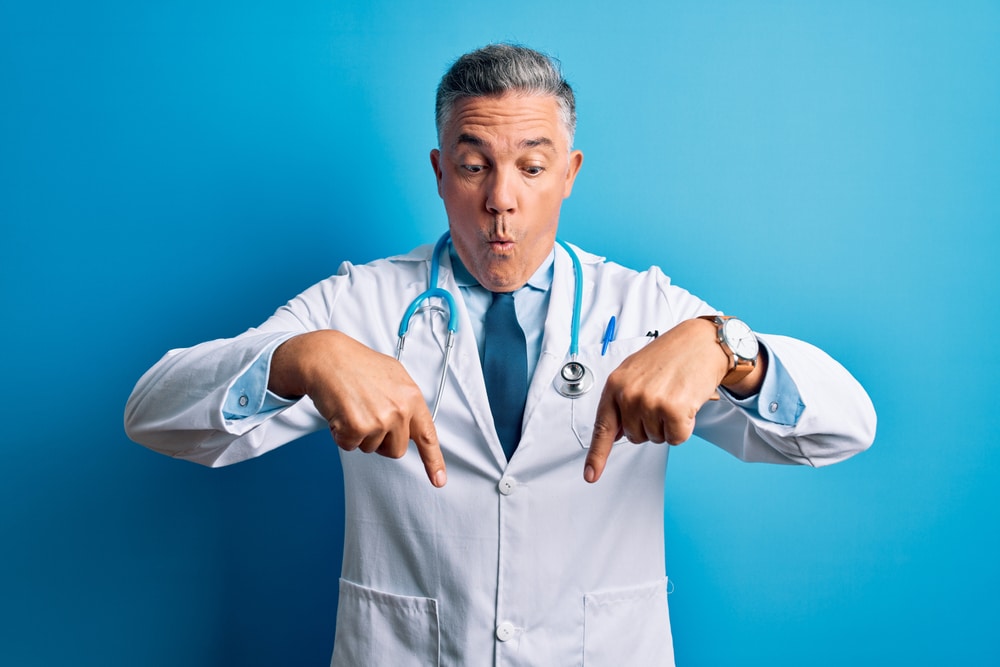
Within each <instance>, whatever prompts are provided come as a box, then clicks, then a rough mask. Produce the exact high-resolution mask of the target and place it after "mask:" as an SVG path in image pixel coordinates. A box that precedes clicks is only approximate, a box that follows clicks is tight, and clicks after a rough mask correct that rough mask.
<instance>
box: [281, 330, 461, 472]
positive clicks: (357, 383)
mask: <svg viewBox="0 0 1000 667" xmlns="http://www.w3.org/2000/svg"><path fill="white" fill-rule="evenodd" d="M267 388H268V389H270V390H271V391H273V392H274V393H276V394H278V395H279V396H284V397H286V398H300V397H302V396H309V398H311V399H312V402H313V403H314V404H315V406H316V409H317V410H319V413H320V414H321V415H323V418H324V419H326V420H327V422H328V423H329V425H330V433H331V434H332V435H333V439H334V441H336V443H337V445H338V446H339V447H341V448H342V449H345V450H347V451H351V450H354V449H360V450H361V451H363V452H366V453H369V454H370V453H372V452H375V453H377V454H381V455H382V456H387V457H389V458H394V459H398V458H401V457H402V456H403V455H404V454H405V453H406V450H407V449H408V448H409V444H410V441H411V440H412V441H413V442H414V443H415V444H416V445H417V451H418V452H419V454H420V459H421V460H422V461H423V463H424V468H425V469H426V470H427V476H428V477H429V478H430V480H431V483H432V484H433V485H434V486H436V487H442V486H444V485H445V482H446V481H447V474H446V472H445V465H444V457H443V456H442V454H441V446H440V444H439V443H438V438H437V430H436V429H435V428H434V420H433V419H432V418H431V413H430V410H429V409H428V408H427V403H426V402H425V401H424V397H423V394H421V392H420V388H419V387H417V385H416V383H415V382H414V381H413V379H412V378H411V377H410V375H409V374H408V373H407V372H406V369H405V368H403V365H402V364H400V363H399V362H398V361H396V360H395V359H393V358H392V357H389V356H386V355H384V354H381V353H379V352H375V351H374V350H372V349H370V348H369V347H367V346H365V345H363V344H361V343H359V342H358V341H356V340H354V339H353V338H351V337H350V336H347V335H345V334H342V333H340V332H339V331H333V330H322V331H313V332H310V333H306V334H302V335H299V336H295V337H294V338H290V339H288V340H287V341H285V342H284V343H282V344H281V345H279V346H278V348H277V349H276V350H275V351H274V355H273V356H272V357H271V371H270V376H269V378H268V385H267Z"/></svg>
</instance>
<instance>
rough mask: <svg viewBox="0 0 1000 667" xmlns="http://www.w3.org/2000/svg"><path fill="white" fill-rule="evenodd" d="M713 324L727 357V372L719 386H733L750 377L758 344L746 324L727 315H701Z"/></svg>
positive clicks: (758, 347)
mask: <svg viewBox="0 0 1000 667" xmlns="http://www.w3.org/2000/svg"><path fill="white" fill-rule="evenodd" d="M700 319H703V320H708V321H709V322H712V323H713V324H715V327H716V331H717V333H718V340H719V345H721V346H722V349H723V351H725V353H726V356H727V357H729V361H730V365H729V372H728V373H726V376H725V377H724V378H722V382H721V383H720V384H724V385H733V384H736V383H737V382H739V381H740V380H742V379H743V378H745V377H746V376H748V375H750V373H751V372H753V369H754V368H755V367H756V366H757V355H758V354H759V353H760V344H759V343H758V342H757V336H756V335H754V332H753V331H751V330H750V327H749V326H747V323H746V322H744V321H743V320H739V319H736V318H735V317H731V316H729V315H702V316H701V318H700Z"/></svg>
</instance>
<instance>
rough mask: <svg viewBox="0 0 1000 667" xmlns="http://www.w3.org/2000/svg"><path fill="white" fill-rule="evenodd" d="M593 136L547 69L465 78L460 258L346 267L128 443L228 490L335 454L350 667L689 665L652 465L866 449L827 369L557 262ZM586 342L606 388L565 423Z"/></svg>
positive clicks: (445, 137) (534, 62) (629, 282)
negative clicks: (268, 468)
mask: <svg viewBox="0 0 1000 667" xmlns="http://www.w3.org/2000/svg"><path fill="white" fill-rule="evenodd" d="M575 122H576V115H575V102H574V97H573V92H572V90H571V89H570V87H569V85H568V84H567V83H566V81H565V80H564V79H563V78H562V75H561V74H560V72H559V70H558V66H557V64H556V63H555V62H554V61H552V60H551V59H549V58H548V57H546V56H544V55H542V54H540V53H538V52H535V51H532V50H530V49H526V48H523V47H517V46H511V45H503V44H500V45H492V46H488V47H486V48H484V49H481V50H478V51H475V52H472V53H470V54H466V55H465V56H463V57H461V58H460V59H459V60H457V61H456V62H455V64H454V65H453V66H452V67H451V69H450V70H449V71H448V72H447V73H446V74H445V76H444V78H443V79H442V81H441V84H440V86H439V88H438V94H437V124H438V140H439V146H440V147H439V148H437V149H435V150H433V151H431V156H430V159H431V165H432V167H433V170H434V174H435V177H436V180H437V188H438V192H439V194H440V195H441V198H442V199H443V200H444V205H445V209H446V212H447V217H448V228H449V230H450V234H451V240H450V243H446V244H444V249H443V250H442V251H441V252H440V254H439V255H437V254H436V253H435V252H434V250H433V249H432V246H424V247H421V248H418V249H416V250H414V251H412V252H410V253H409V254H406V255H401V256H396V257H392V258H389V259H385V260H379V261H376V262H373V263H371V264H368V265H364V266H353V265H350V264H344V265H342V266H341V268H340V270H339V271H338V273H337V275H335V276H333V277H331V278H328V279H327V280H324V281H323V282H321V283H319V284H317V285H315V286H313V287H311V288H310V289H308V290H307V291H305V292H304V293H302V294H301V295H299V296H298V297H296V298H295V299H293V300H292V301H291V302H289V303H288V304H287V305H286V306H283V307H282V308H280V309H279V310H278V311H277V312H276V313H275V314H274V315H273V316H272V317H271V318H270V319H268V320H267V321H266V322H265V323H264V324H262V325H261V326H260V327H257V328H255V329H250V330H249V331H247V332H245V333H244V334H242V335H240V336H237V337H235V338H232V339H225V340H216V341H210V342H207V343H203V344H201V345H197V346H195V347H192V348H188V349H183V350H172V351H170V352H168V353H167V355H166V356H165V357H164V358H163V359H162V360H161V361H160V362H158V363H157V364H156V365H155V366H154V367H153V368H152V369H150V370H149V371H148V372H147V373H146V374H145V375H144V376H143V377H142V378H141V379H140V381H139V383H138V384H137V386H136V388H135V390H134V391H133V393H132V396H131V397H130V399H129V402H128V405H127V407H126V429H127V431H128V433H129V435H130V436H131V437H132V438H133V439H135V440H137V441H139V442H141V443H143V444H145V445H147V446H149V447H151V448H152V449H155V450H157V451H160V452H163V453H165V454H168V455H170V456H174V457H180V458H185V459H189V460H192V461H196V462H199V463H203V464H205V465H210V466H219V465H226V464H230V463H234V462H237V461H241V460H245V459H247V458H250V457H254V456H259V455H261V454H263V453H265V452H267V451H269V450H271V449H273V448H275V447H277V446H279V445H282V444H284V443H286V442H289V441H291V440H293V439H295V438H297V437H300V436H302V435H304V434H306V433H309V432H312V431H316V430H319V429H323V428H329V429H330V431H331V433H332V435H333V438H334V440H335V442H336V444H337V445H338V446H339V447H340V448H341V450H342V454H341V457H342V461H343V469H344V486H345V497H346V534H345V551H344V564H343V571H342V577H341V586H340V603H339V611H338V617H337V628H336V637H335V641H334V656H333V664H334V665H344V666H346V665H351V666H357V665H394V666H400V665H492V664H496V665H560V666H562V665H574V664H584V665H587V666H589V667H593V666H595V665H597V666H600V665H622V664H628V665H643V666H659V665H663V666H670V665H673V652H672V642H671V635H670V623H669V616H668V611H667V595H666V575H665V572H664V546H663V490H664V489H663V485H664V475H665V467H666V461H667V454H668V451H669V448H668V447H664V446H662V444H660V443H669V444H679V443H682V442H684V441H686V440H687V439H688V438H689V437H690V436H691V435H692V434H693V433H696V434H698V435H700V436H702V437H704V438H706V439H707V440H709V441H711V442H713V443H715V444H717V445H719V446H720V447H723V448H724V449H726V450H728V451H729V452H731V453H733V454H734V455H736V456H738V457H740V458H742V459H744V460H748V461H768V462H775V463H798V464H806V465H812V466H820V465H826V464H830V463H834V462H837V461H840V460H843V459H845V458H847V457H849V456H851V455H852V454H854V453H856V452H858V451H861V450H863V449H865V448H866V447H868V446H869V445H870V444H871V442H872V440H873V438H874V428H875V415H874V411H873V409H872V406H871V403H870V401H869V399H868V397H867V395H866V394H865V392H864V390H863V389H862V388H861V387H860V386H859V385H858V383H857V382H856V381H855V380H854V379H853V378H852V377H851V375H850V374H849V373H848V372H847V371H846V370H844V369H843V368H842V367H841V366H840V365H839V364H837V362H835V361H834V360H833V359H831V358H830V357H828V356H827V355H826V354H825V353H823V352H821V351H820V350H818V349H817V348H815V347H812V346H810V345H808V344H806V343H803V342H800V341H796V340H793V339H789V338H785V337H781V336H771V335H764V334H756V335H743V336H741V335H739V333H738V331H737V330H738V329H740V327H741V326H742V325H740V324H739V322H737V321H735V320H730V319H727V318H725V317H720V316H719V313H718V312H717V311H715V310H714V309H712V308H711V307H709V306H708V305H707V304H706V303H704V302H703V301H701V300H700V299H698V298H696V297H694V296H692V295H691V294H689V293H688V292H686V291H684V290H683V289H681V288H679V287H676V286H674V285H672V284H671V283H670V281H669V279H668V278H667V277H666V276H665V275H664V274H663V273H661V272H660V271H659V270H658V269H656V268H651V269H649V270H647V271H643V272H636V271H633V270H630V269H627V268H624V267H621V266H618V265H615V264H613V263H609V262H605V261H604V260H603V259H602V258H600V257H597V256H595V255H591V254H589V253H585V252H583V251H580V250H578V249H575V248H570V249H569V250H567V249H565V248H564V247H563V246H562V245H560V244H558V243H556V232H557V229H558V225H559V213H560V208H561V204H562V201H563V199H565V198H566V197H568V196H569V195H570V193H571V191H572V189H573V184H574V181H575V179H576V176H577V174H578V173H579V170H580V168H581V165H582V164H583V154H582V153H581V152H580V151H579V150H575V149H573V134H574V129H575ZM574 256H576V257H577V258H578V262H579V267H578V268H576V267H575V266H574V259H573V257H574ZM438 264H439V268H438V269H437V270H436V271H433V270H432V265H434V266H436V265H438ZM433 273H436V274H437V275H436V276H433V278H434V279H435V282H436V283H437V284H431V280H432V274H433ZM434 287H441V288H443V289H445V290H447V291H448V292H450V293H451V294H453V295H454V297H455V307H456V308H457V311H458V312H457V322H458V329H459V333H458V335H457V338H456V342H455V347H454V351H453V354H452V361H451V365H450V366H449V367H448V368H447V369H446V371H445V375H444V383H443V385H441V386H440V388H439V380H438V378H439V376H440V374H441V372H442V370H441V369H442V360H443V358H444V354H445V352H446V350H447V331H446V324H447V317H445V316H443V315H442V312H441V309H440V308H422V309H420V310H418V311H417V312H416V314H415V315H414V316H413V318H412V319H411V321H410V325H409V327H410V332H409V334H408V335H407V338H406V344H405V351H404V352H403V354H402V355H401V356H400V359H399V360H397V359H396V358H395V350H396V345H397V332H398V329H399V323H400V318H401V317H402V314H403V312H404V310H406V308H407V306H408V304H410V303H411V301H412V300H413V299H415V298H416V297H417V296H418V295H420V294H421V293H422V292H424V291H425V290H427V289H428V288H434ZM578 289H579V290H580V291H579V292H578ZM577 306H578V307H579V323H578V324H576V323H575V318H574V310H575V308H576V307H577ZM501 309H506V314H504V315H498V314H497V313H499V312H500V311H501ZM612 315H613V316H614V317H615V321H616V323H617V328H616V331H615V335H614V337H613V338H610V339H609V337H608V336H607V333H608V331H609V327H608V325H609V318H610V317H611V316H612ZM515 316H516V317H515ZM505 318H506V319H505ZM499 321H502V322H503V323H502V324H501V325H499V326H500V328H505V333H504V334H497V333H496V331H497V327H498V325H497V322H499ZM511 321H515V322H516V324H515V325H513V326H512V325H511V324H510V322H511ZM574 333H577V336H576V337H577V338H578V340H579V343H578V345H579V351H578V355H577V356H576V357H575V359H576V360H577V361H579V362H580V363H581V364H583V366H584V367H586V368H587V369H588V372H589V373H590V374H591V375H592V378H593V380H594V383H593V384H594V388H593V390H592V391H589V392H587V393H584V394H582V395H580V396H578V397H575V398H568V397H566V396H564V395H562V394H561V393H560V392H559V391H557V386H558V384H559V382H560V369H561V368H562V367H563V365H564V364H565V363H566V362H567V361H568V360H570V358H571V353H570V348H571V345H572V340H573V339H574ZM744 333H745V329H744ZM498 336H503V337H505V338H504V342H503V343H497V342H496V341H498V340H500V338H499V337H498ZM741 338H742V340H741ZM511 339H513V340H515V341H518V344H519V345H520V348H518V347H516V346H515V347H514V348H511V347H509V342H510V340H511ZM602 341H603V344H602ZM511 349H515V350H517V349H520V350H522V352H517V353H513V354H512V353H511V352H510V350H511ZM498 350H499V352H498ZM498 354H499V355H500V357H499V363H498ZM495 373H500V374H501V375H505V374H506V377H505V379H504V380H503V381H502V382H505V383H507V384H501V385H497V384H496V383H497V380H496V379H494V378H493V374H495ZM511 376H513V380H511ZM511 382H512V384H511ZM519 382H520V383H521V384H522V385H523V392H524V393H523V394H519V391H520V390H516V391H512V390H510V389H509V387H510V386H515V387H516V386H518V383H519ZM497 386H500V387H502V388H503V389H502V390H498V389H497V388H496V387H497ZM501 394H503V395H501ZM438 395H440V396H441V401H440V408H439V412H438V414H437V416H436V418H432V414H431V409H430V407H429V406H432V405H434V404H435V403H436V402H437V399H438ZM512 397H513V400H512ZM512 404H513V405H514V407H513V408H511V405H512ZM626 441H631V442H633V443H651V444H646V445H644V446H640V447H632V446H621V443H624V442H626ZM368 454H378V455H380V456H370V455H368ZM428 479H429V480H430V483H428V481H427V480H428Z"/></svg>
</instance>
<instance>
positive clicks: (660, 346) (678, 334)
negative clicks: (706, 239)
mask: <svg viewBox="0 0 1000 667" xmlns="http://www.w3.org/2000/svg"><path fill="white" fill-rule="evenodd" d="M762 361H763V355H761V360H760V361H758V364H757V368H755V369H754V371H753V372H752V373H751V374H750V375H748V376H747V377H746V378H744V379H743V380H741V381H740V383H739V387H734V388H733V389H736V390H737V392H738V393H739V394H742V395H749V394H753V393H756V392H757V390H759V388H760V383H761V381H762V379H763V376H764V370H765V369H764V368H763V366H764V365H765V363H766V362H764V363H762ZM729 364H730V360H729V359H728V358H727V356H726V353H725V350H723V349H722V346H721V345H719V342H718V338H717V334H716V327H715V325H714V324H713V323H712V322H710V321H707V320H703V319H697V318H696V319H691V320H686V321H684V322H681V323H680V324H678V325H677V326H675V327H674V328H673V329H671V330H669V331H667V332H666V333H664V334H661V335H660V336H658V337H657V338H656V340H654V341H653V342H651V343H650V344H649V345H647V346H646V347H644V348H643V349H641V350H639V351H638V352H636V353H634V354H632V355H631V356H629V357H628V358H626V359H625V361H623V362H622V363H621V365H620V366H618V368H616V369H615V370H614V371H613V372H612V373H611V375H609V376H608V380H607V383H606V384H605V385H604V391H603V392H602V393H601V399H600V402H599V403H598V405H597V417H596V419H595V421H594V435H593V437H592V438H591V442H590V452H589V453H588V455H587V463H586V467H585V468H584V474H583V476H584V479H586V480H587V481H588V482H591V483H593V482H596V481H597V480H598V479H600V478H601V474H602V473H603V472H604V466H605V465H606V463H607V459H608V455H609V454H610V453H611V447H612V445H613V444H614V442H615V440H617V439H618V438H620V437H622V436H623V435H624V436H625V437H626V438H628V439H629V441H631V442H633V443H636V444H638V443H641V442H655V443H663V442H667V443H669V444H671V445H679V444H680V443H682V442H685V441H686V440H687V439H688V438H690V437H691V435H692V433H694V423H695V415H697V413H698V410H699V409H701V406H702V405H704V404H705V402H706V401H709V400H711V399H713V398H718V395H717V393H716V390H717V388H718V386H719V383H720V382H721V381H722V378H723V377H725V375H726V373H727V372H728V371H729Z"/></svg>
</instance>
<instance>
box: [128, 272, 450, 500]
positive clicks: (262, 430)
mask: <svg viewBox="0 0 1000 667" xmlns="http://www.w3.org/2000/svg"><path fill="white" fill-rule="evenodd" d="M360 273H364V274H366V276H367V277H366V278H365V280H366V281H367V280H369V279H370V278H371V276H372V275H374V274H375V272H373V271H368V270H365V271H361V270H360V268H359V267H355V268H354V269H353V270H352V267H350V266H349V265H345V266H344V267H342V269H341V271H340V274H341V275H338V276H335V277H333V278H330V279H327V280H325V281H323V282H321V283H319V284H317V285H315V286H313V287H312V288H310V289H309V290H307V291H306V292H304V293H303V294H301V295H299V296H298V297H296V298H295V299H293V300H292V301H291V302H289V303H288V304H287V305H286V306H283V307H282V308H280V309H279V310H278V311H277V312H276V313H275V314H274V315H273V316H271V318H269V319H268V320H267V322H265V323H264V324H262V325H261V326H260V327H259V328H257V329H251V330H250V331H247V332H246V333H244V334H242V335H240V336H237V337H236V338H231V339H223V340H215V341H209V342H206V343H202V344H200V345H196V346H194V347H191V348H187V349H180V350H172V351H170V352H168V353H167V354H166V355H165V356H164V357H163V359H161V360H160V361H159V362H158V363H157V364H156V365H155V366H154V367H153V368H151V369H150V370H149V371H148V372H147V373H146V374H145V375H143V377H142V378H141V379H140V380H139V382H138V384H137V385H136V387H135V389H134V390H133V392H132V395H131V396H130V397H129V400H128V404H127V405H126V410H125V429H126V432H127V433H128V435H129V437H131V438H132V439H133V440H135V441H137V442H140V443H142V444H144V445H146V446H148V447H149V448H151V449H153V450H155V451H158V452H161V453H164V454H167V455H169V456H174V457H178V458H185V459H188V460H192V461H195V462H198V463H202V464H205V465H209V466H220V465H227V464H230V463H234V462H237V461H241V460H244V459H247V458H251V457H254V456H259V455H261V454H263V453H264V452H267V451H269V450H271V449H273V448H275V447H277V446H279V445H282V444H284V443H286V442H289V441H291V440H294V439H296V438H298V437H300V436H302V435H305V434H306V433H310V432H313V431H316V430H320V429H322V428H325V427H329V428H330V429H331V430H332V432H333V435H334V437H335V439H336V441H337V443H338V445H340V446H341V447H343V448H344V449H356V448H360V449H362V451H366V452H367V451H377V452H378V453H380V454H383V455H386V456H392V457H399V456H402V455H403V454H404V453H405V452H406V450H407V448H408V443H409V441H410V439H413V440H414V441H415V442H416V443H417V448H418V452H419V454H420V456H421V458H422V459H423V460H424V463H425V466H426V467H427V473H428V475H429V476H430V477H431V479H432V481H433V482H434V483H435V484H436V485H438V486H440V485H442V484H443V483H444V474H445V473H444V463H443V460H442V458H441V454H440V450H439V448H438V442H437V437H436V432H435V429H434V426H433V423H432V421H431V419H430V414H429V411H428V409H427V406H426V404H424V402H423V399H422V397H421V394H420V392H419V390H418V389H417V388H416V385H415V384H414V383H413V381H412V379H410V377H409V375H408V374H407V373H406V371H405V370H404V369H403V367H402V366H401V365H400V364H399V363H398V362H397V361H396V360H395V359H393V358H392V357H388V356H386V355H384V354H381V353H379V352H377V351H375V350H373V349H370V348H369V347H368V346H367V345H366V344H362V343H361V342H359V340H366V341H367V340H369V339H370V338H372V334H371V331H372V326H376V327H377V325H378V323H376V324H375V325H368V324H365V318H363V317H358V316H357V315H358V312H357V311H358V309H359V308H365V304H363V303H361V300H360V299H345V298H344V297H343V295H344V293H345V290H347V289H348V288H349V287H350V286H351V285H354V286H355V288H356V289H362V290H365V289H369V287H366V286H362V287H359V286H358V282H359V281H360V280H361V278H359V276H358V274H360ZM378 275H385V274H382V273H380V274H378ZM388 275H396V274H395V273H392V272H391V271H390V272H389V273H388ZM365 285H367V282H366V283H365ZM335 305H336V306H337V307H336V311H337V313H338V315H337V316H336V317H335V316H334V309H335ZM338 322H341V323H349V326H353V327H354V329H353V330H352V331H351V332H350V333H346V332H341V331H335V330H333V329H335V328H338ZM358 322H361V324H360V325H359V324H358ZM376 330H377V331H379V332H381V328H377V329H376ZM391 335H392V332H386V333H384V336H383V337H384V338H385V339H386V340H383V337H376V338H375V340H376V341H377V343H375V344H376V345H380V346H383V347H385V346H388V345H391V343H389V342H388V338H389V337H390V336H391ZM268 359H269V360H270V363H269V364H267V365H266V376H267V386H268V388H269V389H271V391H272V392H273V393H276V394H278V395H281V396H284V397H287V398H291V399H293V401H288V402H287V403H288V404H289V405H285V406H282V407H279V408H278V409H273V410H268V411H266V412H257V413H254V407H250V408H249V410H248V411H247V412H244V413H242V414H233V412H234V411H233V410H232V409H229V410H227V409H226V408H227V405H228V406H229V407H230V408H231V407H232V405H233V398H234V395H235V397H237V398H239V399H242V397H243V394H241V393H240V392H241V391H242V390H241V389H240V388H239V387H240V383H241V382H243V379H244V378H245V377H246V376H248V375H253V374H254V373H258V372H259V369H260V368H261V367H262V366H264V365H265V363H266V362H267V361H268ZM251 369H254V371H253V372H250V371H251ZM227 399H228V402H227ZM244 403H247V404H250V405H252V402H247V401H245V400H241V402H240V405H243V404H244ZM257 405H259V403H258V404H257Z"/></svg>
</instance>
